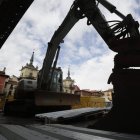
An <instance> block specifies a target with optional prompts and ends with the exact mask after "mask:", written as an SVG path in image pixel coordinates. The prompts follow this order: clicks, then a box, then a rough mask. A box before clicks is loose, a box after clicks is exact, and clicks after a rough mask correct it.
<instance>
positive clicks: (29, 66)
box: [21, 52, 38, 70]
mask: <svg viewBox="0 0 140 140" xmlns="http://www.w3.org/2000/svg"><path fill="white" fill-rule="evenodd" d="M33 62H34V52H33V53H32V56H31V59H30V63H29V64H28V63H27V64H26V66H24V67H22V69H21V70H23V69H24V68H29V69H33V70H37V69H38V68H37V67H36V68H35V67H34V65H33Z"/></svg>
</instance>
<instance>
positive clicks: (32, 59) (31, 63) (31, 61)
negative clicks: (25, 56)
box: [30, 52, 34, 65]
mask: <svg viewBox="0 0 140 140" xmlns="http://www.w3.org/2000/svg"><path fill="white" fill-rule="evenodd" d="M33 61H34V52H33V54H32V56H31V59H30V65H33Z"/></svg>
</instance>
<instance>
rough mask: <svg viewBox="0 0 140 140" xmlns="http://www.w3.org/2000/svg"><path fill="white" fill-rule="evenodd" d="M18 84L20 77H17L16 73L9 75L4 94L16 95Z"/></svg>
mask: <svg viewBox="0 0 140 140" xmlns="http://www.w3.org/2000/svg"><path fill="white" fill-rule="evenodd" d="M17 85H18V77H16V76H15V75H13V76H11V77H9V78H8V79H6V82H5V88H4V94H5V95H6V96H7V97H8V96H12V97H13V96H14V93H15V90H16V88H17Z"/></svg>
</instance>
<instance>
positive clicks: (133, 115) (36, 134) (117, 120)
mask: <svg viewBox="0 0 140 140" xmlns="http://www.w3.org/2000/svg"><path fill="white" fill-rule="evenodd" d="M34 3H35V1H34V0H20V1H19V0H12V1H10V0H0V15H1V16H0V24H1V26H0V48H1V50H2V48H3V46H4V45H5V43H6V42H7V40H8V39H9V37H11V36H12V35H13V31H14V30H15V29H16V28H17V25H18V23H19V22H20V21H21V20H22V18H23V16H24V14H25V13H26V12H27V11H28V9H30V7H31V6H32V5H33V4H34ZM120 4H121V2H120ZM138 4H139V3H138ZM99 5H101V6H102V7H104V8H105V9H106V10H108V11H109V12H110V14H114V15H115V16H116V17H119V18H120V19H121V20H118V19H113V20H110V21H108V20H107V19H106V15H105V14H106V13H105V12H102V8H101V7H100V6H99ZM50 6H51V5H50ZM52 9H53V8H52ZM61 10H63V9H61ZM120 10H121V9H120ZM85 18H86V24H87V25H86V26H88V27H89V25H90V26H92V27H93V28H94V29H95V30H96V32H97V35H98V36H99V37H100V38H101V39H102V40H103V43H104V44H106V46H107V47H108V49H109V50H110V51H112V52H114V53H115V55H114V58H113V59H112V60H111V61H112V62H113V65H114V67H112V72H111V73H110V76H109V78H108V81H106V82H107V83H108V84H112V86H113V88H111V89H108V90H89V89H80V87H79V86H78V85H76V84H75V80H74V79H73V78H72V77H71V73H70V68H68V71H67V76H66V78H65V79H64V75H63V68H61V67H59V66H58V60H59V57H61V59H63V58H62V54H60V49H61V50H62V49H63V47H64V46H63V47H61V44H62V43H63V44H65V42H64V39H65V37H66V36H67V35H68V33H69V32H70V31H71V30H72V29H73V27H74V26H75V25H76V23H78V22H79V21H81V20H83V19H85ZM25 19H26V18H25ZM50 20H51V19H50ZM52 22H53V20H52ZM56 24H57V23H56ZM26 26H30V28H31V26H32V25H31V24H30V23H28V24H27V25H26ZM26 26H25V27H26ZM21 30H29V29H21ZM48 30H49V29H48ZM21 32H22V31H21ZM14 34H16V32H14ZM87 36H88V35H87ZM87 36H86V37H85V38H86V39H87ZM30 37H31V35H30ZM36 40H39V39H36ZM90 40H92V39H91V38H90ZM14 41H15V42H16V39H15V40H14ZM87 42H88V41H87ZM21 43H22V44H24V43H26V42H21ZM27 43H29V42H28V41H27ZM42 44H43V43H42ZM73 44H74V43H73ZM87 44H88V43H87ZM94 44H95V45H96V44H97V43H94ZM77 45H79V44H77ZM23 46H24V45H23ZM4 47H5V48H6V45H5V46H4ZM139 47H140V33H139V22H138V21H137V20H135V19H134V17H133V15H131V14H127V15H126V14H123V13H122V12H120V11H119V10H118V9H117V7H116V6H115V5H113V4H112V3H111V2H109V1H107V0H73V3H72V5H71V7H69V11H68V12H67V13H66V16H65V17H63V21H62V22H61V24H60V25H58V28H56V29H55V31H54V32H53V35H52V36H51V39H50V40H49V42H48V44H47V50H46V51H44V50H42V52H43V53H44V52H45V53H44V56H45V57H44V58H43V61H42V64H41V69H39V68H38V66H35V65H34V60H35V52H34V51H33V53H32V54H31V55H30V59H29V60H28V61H29V62H28V63H26V64H25V65H24V66H22V67H21V68H20V76H18V77H17V76H15V75H13V76H9V75H8V74H7V73H6V68H5V67H4V69H3V70H1V71H0V140H46V139H51V140H55V139H60V140H67V139H68V140H94V139H95V140H96V139H99V140H102V139H103V140H111V139H112V140H133V139H134V140H139V139H140V119H139V118H140V109H139V108H138V106H140V102H139V98H140V93H139V87H140V69H139V68H140V61H139V60H140V49H139ZM26 49H27V48H26ZM1 50H0V51H1ZM9 51H10V50H9ZM5 53H7V52H5ZM65 53H66V52H65ZM68 53H70V52H69V51H68ZM85 53H86V51H85V50H84V53H83V52H82V51H81V54H82V55H83V56H84V57H85V56H86V55H85ZM67 55H68V54H67ZM22 56H24V55H22ZM7 57H8V59H9V58H10V56H7ZM1 59H2V56H1ZM11 59H12V58H11ZM17 59H18V57H17ZM20 59H21V57H20ZM76 59H77V58H76V57H75V61H76ZM77 60H78V59H77ZM81 61H82V58H81ZM81 61H80V60H79V61H78V63H81ZM64 62H65V60H63V61H62V63H59V65H61V64H62V65H63V63H64ZM68 62H69V61H68ZM98 62H99V63H100V61H98ZM1 65H2V66H3V63H2V64H1ZM13 66H14V64H13ZM18 68H19V67H18ZM64 70H65V69H64ZM82 70H83V69H82ZM11 71H12V69H11ZM83 71H84V70H83ZM91 73H92V72H91ZM77 77H78V76H77ZM85 77H86V73H85ZM87 77H88V76H87ZM88 78H89V77H88ZM88 78H87V79H88ZM89 79H90V78H89ZM84 82H85V85H86V83H87V82H86V81H84Z"/></svg>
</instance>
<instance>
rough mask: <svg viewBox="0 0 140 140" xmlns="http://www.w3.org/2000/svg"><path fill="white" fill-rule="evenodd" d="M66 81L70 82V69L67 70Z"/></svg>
mask: <svg viewBox="0 0 140 140" xmlns="http://www.w3.org/2000/svg"><path fill="white" fill-rule="evenodd" d="M66 79H67V80H72V79H71V77H70V68H68V76H67V77H66Z"/></svg>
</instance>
